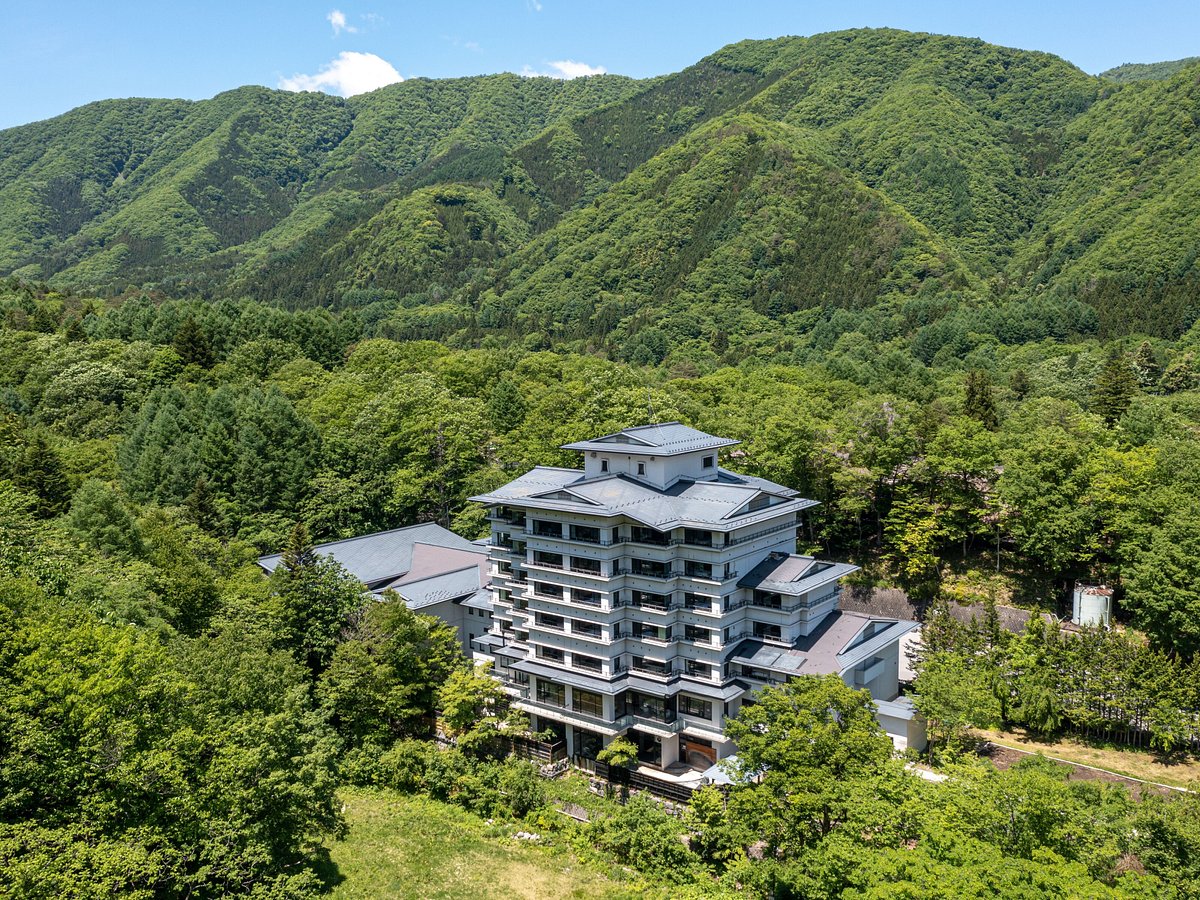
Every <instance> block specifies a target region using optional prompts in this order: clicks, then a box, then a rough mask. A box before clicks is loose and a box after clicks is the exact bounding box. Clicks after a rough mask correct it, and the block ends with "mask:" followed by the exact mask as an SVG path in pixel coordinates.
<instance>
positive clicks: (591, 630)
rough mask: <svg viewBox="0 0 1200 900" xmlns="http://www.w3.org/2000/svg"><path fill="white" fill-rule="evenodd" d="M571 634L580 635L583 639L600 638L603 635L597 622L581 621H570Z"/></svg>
mask: <svg viewBox="0 0 1200 900" xmlns="http://www.w3.org/2000/svg"><path fill="white" fill-rule="evenodd" d="M571 634H582V635H583V636H584V637H597V638H598V637H601V636H602V635H603V634H604V631H603V629H601V628H600V623H599V622H585V621H584V620H583V619H572V620H571Z"/></svg>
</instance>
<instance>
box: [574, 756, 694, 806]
mask: <svg viewBox="0 0 1200 900" xmlns="http://www.w3.org/2000/svg"><path fill="white" fill-rule="evenodd" d="M571 765H572V766H574V767H575V768H577V769H580V770H582V771H584V772H587V773H588V774H590V775H595V776H596V777H597V778H602V779H604V780H605V781H606V782H608V783H610V784H614V785H618V786H620V787H626V788H629V789H630V790H637V791H645V792H646V793H648V794H653V795H654V796H655V797H660V798H662V799H664V800H673V801H674V802H676V803H690V802H691V800H692V793H693V792H694V791H695V788H693V787H691V786H690V785H686V784H681V783H680V782H678V781H671V780H669V779H666V778H655V777H654V776H652V775H647V774H646V773H644V772H638V771H634V770H631V769H626V768H624V767H623V766H610V765H608V764H607V763H603V762H600V760H598V759H588V758H586V757H583V756H573V757H571Z"/></svg>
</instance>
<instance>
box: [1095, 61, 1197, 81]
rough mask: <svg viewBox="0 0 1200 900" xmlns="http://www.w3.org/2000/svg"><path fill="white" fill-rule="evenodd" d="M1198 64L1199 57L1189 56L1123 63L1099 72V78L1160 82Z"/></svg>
mask: <svg viewBox="0 0 1200 900" xmlns="http://www.w3.org/2000/svg"><path fill="white" fill-rule="evenodd" d="M1196 63H1200V56H1189V57H1187V58H1185V59H1172V60H1169V61H1167V62H1156V63H1123V64H1122V65H1119V66H1114V67H1113V68H1111V69H1108V70H1107V71H1104V72H1101V73H1100V77H1101V78H1108V79H1110V80H1112V81H1162V80H1163V79H1164V78H1170V77H1171V76H1172V75H1175V74H1177V73H1178V72H1179V71H1181V70H1182V69H1186V68H1188V67H1189V66H1194V65H1196Z"/></svg>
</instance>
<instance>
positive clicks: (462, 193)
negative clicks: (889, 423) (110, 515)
mask: <svg viewBox="0 0 1200 900" xmlns="http://www.w3.org/2000/svg"><path fill="white" fill-rule="evenodd" d="M1198 74H1200V73H1193V71H1192V69H1190V68H1188V67H1186V66H1185V67H1181V68H1179V70H1178V71H1175V72H1174V73H1173V74H1169V75H1168V76H1166V77H1162V78H1154V79H1148V78H1144V79H1141V80H1127V81H1114V80H1113V79H1112V78H1106V77H1103V76H1091V75H1087V74H1086V73H1084V72H1082V71H1081V70H1079V69H1078V68H1077V67H1075V66H1073V65H1071V64H1070V63H1068V62H1066V61H1064V60H1062V59H1060V58H1058V57H1055V56H1053V55H1051V54H1046V53H1039V52H1031V51H1023V50H1017V49H1013V48H1004V47H998V46H995V45H991V44H987V43H985V42H983V41H981V40H978V39H973V38H956V37H952V36H942V35H929V34H919V33H911V32H902V31H895V30H891V29H875V30H872V29H860V30H854V31H846V32H830V33H827V34H822V35H813V36H809V37H783V38H776V39H771V40H766V41H742V42H738V43H735V44H731V45H729V46H727V47H724V48H721V49H720V50H718V51H716V52H715V53H713V54H710V55H709V56H707V57H705V58H704V59H702V60H700V61H698V62H697V63H696V64H694V65H693V66H690V67H688V68H686V69H684V70H682V71H680V72H677V73H673V74H671V75H666V76H660V77H657V78H653V79H647V80H642V81H636V80H633V79H627V78H623V77H620V76H594V77H591V78H586V79H577V80H575V81H569V82H563V81H555V80H553V79H545V78H535V79H528V78H521V77H519V76H515V75H492V76H477V77H473V78H462V79H446V80H424V79H413V80H410V81H406V82H402V83H399V84H396V85H391V86H388V87H386V88H382V89H380V90H377V91H374V92H371V93H370V94H364V95H359V96H358V97H353V98H349V99H341V98H334V97H329V96H327V95H323V94H289V93H286V92H281V91H273V90H271V89H267V88H255V87H246V88H239V89H235V90H232V91H227V92H224V93H222V94H219V95H217V96H216V97H214V98H212V99H211V100H207V101H170V100H131V101H101V102H99V103H96V104H88V105H87V106H85V107H80V108H79V109H77V110H74V111H72V112H71V113H67V114H65V115H64V116H61V117H58V118H56V119H51V120H46V121H45V122H42V123H33V124H32V125H28V126H20V127H19V128H17V129H9V130H8V131H4V132H0V273H10V274H16V275H18V276H21V277H24V278H32V279H45V280H48V281H49V283H50V284H51V285H53V286H56V287H59V288H62V289H70V288H75V289H89V290H101V291H105V292H108V293H112V294H119V293H121V292H123V291H129V290H141V289H151V290H156V291H159V292H162V293H164V294H167V295H198V296H204V297H212V298H217V297H222V296H242V295H250V296H256V297H259V298H261V299H264V300H271V301H276V302H283V303H285V304H288V305H301V306H303V305H323V306H347V305H352V306H370V305H372V304H378V305H380V309H381V312H382V314H386V315H388V316H391V317H392V318H394V319H396V320H397V323H396V326H395V327H396V328H397V329H399V330H400V331H402V332H405V333H408V332H412V333H418V334H419V333H422V328H424V327H426V325H429V323H430V322H433V321H435V320H436V321H439V322H442V323H443V324H442V325H438V326H436V327H434V328H433V331H432V332H431V333H430V336H433V337H437V338H439V339H444V340H450V341H452V342H455V341H457V342H467V343H470V342H474V341H478V340H480V339H481V338H482V337H483V336H484V335H486V334H488V333H492V332H495V333H497V334H498V335H503V334H508V335H510V336H514V337H515V336H518V335H522V336H524V337H525V338H526V339H530V340H534V341H548V342H551V343H554V342H558V341H580V342H583V344H584V345H587V346H592V347H594V348H595V349H600V350H603V351H604V352H608V353H613V354H621V353H624V352H636V349H635V350H633V351H627V350H623V349H622V347H623V344H624V343H625V342H629V341H634V342H635V343H636V340H635V337H634V335H635V333H636V332H637V331H638V330H639V329H642V328H646V327H651V326H652V325H653V326H654V327H657V326H659V325H663V326H665V327H666V331H667V333H668V336H669V338H672V339H674V340H676V341H679V340H685V339H687V338H686V333H690V334H693V336H694V337H693V339H697V340H699V339H700V338H699V337H696V335H703V334H705V333H711V332H714V331H724V330H727V329H725V328H718V327H717V326H716V325H715V324H713V323H714V322H715V321H717V320H718V319H719V320H722V321H726V322H727V323H728V322H734V323H735V324H734V328H735V330H737V331H739V332H746V331H747V330H749V331H752V332H754V333H756V334H759V335H767V334H769V333H772V332H779V333H781V334H784V335H786V334H788V333H790V332H791V331H792V330H793V329H796V328H802V327H806V326H804V325H803V324H800V323H801V320H802V322H804V323H807V322H808V321H809V319H810V318H811V317H810V316H807V314H806V315H805V316H801V317H800V319H799V320H797V319H795V315H796V314H798V313H801V312H804V311H805V310H811V309H816V310H821V311H823V312H822V313H821V314H822V315H831V314H832V312H833V311H835V310H837V309H865V308H867V307H879V308H880V309H881V310H890V311H891V312H888V313H886V314H888V315H893V314H895V312H896V311H897V310H898V309H899V308H900V307H901V306H903V305H904V304H905V303H910V302H912V301H914V300H915V299H917V298H922V299H921V302H922V303H928V304H932V306H933V307H936V308H939V309H943V310H945V309H950V308H952V307H956V306H961V305H962V304H967V305H975V306H979V305H987V304H994V303H1003V302H1008V301H1021V302H1024V301H1026V300H1028V299H1031V298H1033V297H1035V296H1038V295H1040V294H1046V295H1047V296H1050V297H1054V298H1058V299H1062V300H1071V301H1073V300H1075V299H1080V300H1082V301H1083V302H1085V303H1087V304H1090V305H1091V306H1093V307H1094V308H1095V309H1096V310H1097V314H1098V317H1099V318H1098V321H1099V322H1100V323H1101V326H1100V327H1101V328H1102V329H1103V330H1106V331H1111V332H1112V333H1124V332H1136V331H1145V332H1149V333H1154V334H1161V335H1163V336H1170V335H1173V334H1178V333H1180V332H1181V331H1182V330H1185V329H1186V328H1188V327H1190V325H1191V324H1192V322H1194V321H1195V313H1196V310H1195V303H1193V302H1192V301H1190V300H1189V299H1188V296H1189V293H1190V291H1191V288H1190V285H1192V284H1193V282H1194V281H1195V279H1196V278H1197V266H1196V256H1195V253H1194V252H1193V250H1191V249H1189V248H1194V247H1195V246H1197V245H1200V226H1197V225H1196V222H1197V220H1200V216H1198V215H1196V213H1197V212H1200V183H1198V182H1197V178H1196V177H1193V175H1192V174H1191V173H1193V172H1198V171H1200V146H1198V144H1197V138H1196V135H1197V133H1198V132H1197V128H1196V125H1197V123H1198V122H1200V114H1198V113H1197V109H1198V108H1200V106H1198V104H1197V98H1198V95H1200V87H1197V86H1198V85H1200V77H1198ZM714 123H719V124H714ZM714 129H715V130H714ZM722 129H724V130H725V136H724V137H720V138H714V137H713V136H714V135H715V134H717V133H718V132H720V131H721V130H722ZM735 134H737V135H741V137H736V138H735V137H734V135H735ZM747 136H753V137H754V138H755V140H756V141H759V142H761V143H762V146H760V147H757V149H754V150H753V152H751V151H750V150H748V149H747V146H743V145H739V146H738V147H737V148H735V147H734V144H735V143H737V142H738V141H742V142H743V143H744V142H745V141H748V140H749V137H747ZM688 141H691V142H692V143H691V144H690V145H688V146H691V147H692V148H693V149H695V148H696V147H697V146H699V144H698V143H697V142H700V143H703V142H705V141H710V142H711V141H715V143H714V144H713V146H712V148H710V149H711V151H712V154H714V155H712V156H710V157H706V158H705V159H706V161H704V160H701V159H700V158H695V159H693V158H692V157H690V156H689V155H688V153H687V152H681V151H679V149H678V148H680V147H681V146H682V145H684V144H685V143H686V142H688ZM722 142H726V143H725V144H724V145H723V146H719V145H721V144H722ZM752 157H753V160H754V161H752ZM818 160H820V162H818ZM760 165H771V166H775V167H776V169H775V170H774V174H773V175H772V174H770V173H768V172H766V171H761V170H759V168H756V167H758V166H760ZM692 166H699V167H700V168H699V169H698V170H697V171H696V172H690V171H689V169H690V167H692ZM706 167H707V168H706ZM800 170H804V172H806V173H807V174H805V175H801V174H800ZM817 173H820V174H819V175H818V174H817ZM801 184H803V185H804V187H803V188H801V187H800V185H801ZM747 191H749V192H750V193H749V195H747V194H746V193H745V192H747ZM672 197H673V198H674V199H672ZM868 198H869V199H868ZM688 203H693V204H698V207H699V206H703V207H705V209H706V210H707V215H701V213H702V212H704V211H703V210H700V209H699V208H697V209H693V210H690V211H687V213H686V214H683V213H681V210H682V209H683V205H686V204H688ZM672 204H674V205H672ZM681 204H682V205H681ZM898 235H902V237H898ZM918 247H921V248H924V249H922V250H918V249H917V248H918ZM817 248H822V249H820V250H819V251H818V249H817ZM884 248H888V249H887V251H886V253H884ZM881 253H883V254H884V255H883V256H880V254H881ZM906 254H907V255H906ZM885 256H886V258H884V257H885ZM572 259H576V260H578V264H575V263H568V261H569V260H572ZM838 259H841V260H842V262H841V263H836V264H835V262H834V261H835V260H838ZM597 260H600V261H601V262H597ZM855 260H856V261H857V262H854V261H855ZM867 260H872V262H870V263H866V262H865V261H867ZM918 260H923V261H918ZM901 272H907V273H908V274H907V275H905V276H903V277H901V275H900V274H899V273H901ZM881 273H882V274H881ZM887 273H891V274H890V275H889V274H887ZM949 273H954V274H953V276H952V277H950V275H949ZM876 276H878V277H876ZM580 278H582V280H579V279H580ZM689 279H692V280H693V285H694V289H693V288H689V287H688V286H687V285H688V283H689ZM704 279H707V280H708V281H709V283H708V284H706V285H703V286H699V281H698V280H704ZM868 283H869V284H871V285H874V286H873V287H871V288H870V289H867V288H864V287H863V286H864V285H865V284H868ZM864 291H866V294H864ZM551 295H553V296H551ZM682 297H691V298H692V299H691V300H690V301H688V302H684V301H683V300H681V298H682ZM1130 298H1136V301H1135V303H1134V305H1135V306H1136V308H1134V309H1130ZM689 303H691V304H695V306H694V307H693V306H692V305H689ZM681 304H682V306H681ZM548 316H549V318H547V317H548ZM681 317H682V318H688V317H691V318H692V319H694V320H695V321H694V322H692V323H691V324H689V325H688V326H687V327H683V326H681V325H680V324H679V322H680V319H681ZM747 317H749V318H747ZM658 320H662V321H658ZM697 322H699V323H703V322H707V323H708V324H707V325H703V326H701V327H699V330H697V327H694V326H696V323H697ZM422 323H424V324H422ZM430 327H433V326H430ZM672 329H674V333H673V334H672V333H671V332H672ZM747 333H748V332H747ZM614 342H615V343H614Z"/></svg>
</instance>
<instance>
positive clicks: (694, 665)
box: [683, 659, 712, 678]
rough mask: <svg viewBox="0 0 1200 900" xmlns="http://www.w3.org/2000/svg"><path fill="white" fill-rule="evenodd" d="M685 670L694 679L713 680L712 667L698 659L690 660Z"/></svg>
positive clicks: (685, 665)
mask: <svg viewBox="0 0 1200 900" xmlns="http://www.w3.org/2000/svg"><path fill="white" fill-rule="evenodd" d="M683 670H684V671H685V672H686V673H687V674H688V675H691V676H692V677H693V678H712V666H710V665H709V664H708V663H704V662H700V660H698V659H689V660H688V661H687V662H686V663H685V664H684V667H683Z"/></svg>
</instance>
